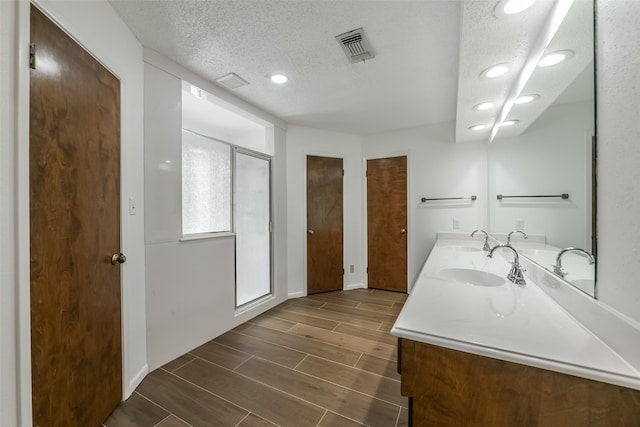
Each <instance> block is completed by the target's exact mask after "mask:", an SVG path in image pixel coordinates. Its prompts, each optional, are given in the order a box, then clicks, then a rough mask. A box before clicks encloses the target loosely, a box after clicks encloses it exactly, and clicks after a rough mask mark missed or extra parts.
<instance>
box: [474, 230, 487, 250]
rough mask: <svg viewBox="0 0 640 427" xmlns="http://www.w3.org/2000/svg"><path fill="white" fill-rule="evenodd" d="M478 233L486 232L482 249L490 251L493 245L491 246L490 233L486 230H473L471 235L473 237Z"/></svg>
mask: <svg viewBox="0 0 640 427" xmlns="http://www.w3.org/2000/svg"><path fill="white" fill-rule="evenodd" d="M476 233H484V245H482V250H483V251H485V252H489V251H490V250H491V246H489V235H488V234H487V232H486V231H484V230H473V233H471V237H473V236H474V235H475V234H476Z"/></svg>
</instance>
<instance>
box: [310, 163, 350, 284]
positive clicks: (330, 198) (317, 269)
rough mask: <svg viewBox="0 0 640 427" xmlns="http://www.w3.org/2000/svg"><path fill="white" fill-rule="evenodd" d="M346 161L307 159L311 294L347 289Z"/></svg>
mask: <svg viewBox="0 0 640 427" xmlns="http://www.w3.org/2000/svg"><path fill="white" fill-rule="evenodd" d="M342 178H343V172H342V159H337V158H333V157H318V156H307V294H314V293H318V292H327V291H336V290H341V289H342V286H343V277H344V271H343V249H342V248H343V245H342V241H343V237H342V232H343V230H342V227H343V225H342V204H343V201H342Z"/></svg>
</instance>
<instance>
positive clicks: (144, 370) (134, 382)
mask: <svg viewBox="0 0 640 427" xmlns="http://www.w3.org/2000/svg"><path fill="white" fill-rule="evenodd" d="M148 373H149V365H147V364H146V363H145V365H144V366H143V367H142V369H140V371H138V373H137V374H136V375H134V377H133V378H132V379H131V381H129V390H135V389H136V388H137V387H138V386H139V385H140V383H141V382H142V380H143V379H144V377H146V376H147V374H148Z"/></svg>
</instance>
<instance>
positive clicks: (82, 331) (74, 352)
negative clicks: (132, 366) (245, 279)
mask: <svg viewBox="0 0 640 427" xmlns="http://www.w3.org/2000/svg"><path fill="white" fill-rule="evenodd" d="M31 42H32V43H34V44H35V45H36V52H37V56H36V69H34V70H31V83H30V90H31V95H30V127H29V130H30V147H29V159H30V160H29V161H30V165H29V168H30V169H29V179H30V226H31V232H30V234H31V237H30V240H31V241H30V247H31V373H32V402H33V425H34V426H42V427H44V426H46V427H54V426H65V427H72V426H77V427H94V426H98V425H101V424H102V422H103V421H104V420H105V419H106V418H107V417H108V415H109V414H110V413H111V412H112V410H113V409H114V408H115V407H116V406H117V405H118V403H119V402H120V400H121V398H122V349H121V347H122V345H121V314H120V313H121V300H120V273H121V272H120V266H119V264H118V263H116V265H112V263H111V257H112V254H114V253H119V251H120V82H119V81H118V79H117V78H116V77H114V76H113V75H112V74H111V73H109V72H108V71H107V70H106V69H105V68H104V67H103V66H102V65H101V64H100V63H98V61H96V60H95V59H94V58H93V57H92V56H91V55H90V54H88V53H87V52H86V51H85V50H83V49H82V48H81V47H80V46H79V45H78V44H77V43H75V42H74V41H73V40H72V39H71V38H69V37H68V36H67V35H66V34H65V33H64V32H63V31H62V30H61V29H60V28H58V27H57V26H56V25H55V24H54V23H53V22H51V21H50V20H49V19H47V18H46V17H45V16H44V15H43V14H42V13H41V12H40V11H39V10H37V9H36V8H35V7H32V8H31Z"/></svg>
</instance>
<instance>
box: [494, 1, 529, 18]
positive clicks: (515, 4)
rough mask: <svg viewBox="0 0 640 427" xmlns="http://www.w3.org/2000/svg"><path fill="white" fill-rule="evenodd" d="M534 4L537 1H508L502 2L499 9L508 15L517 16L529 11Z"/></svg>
mask: <svg viewBox="0 0 640 427" xmlns="http://www.w3.org/2000/svg"><path fill="white" fill-rule="evenodd" d="M533 3H535V0H506V1H501V2H500V3H499V5H498V7H500V8H501V10H502V11H503V12H504V13H505V14H506V15H515V14H516V13H520V12H522V11H523V10H526V9H528V8H529V7H530V6H531V5H532V4H533Z"/></svg>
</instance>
